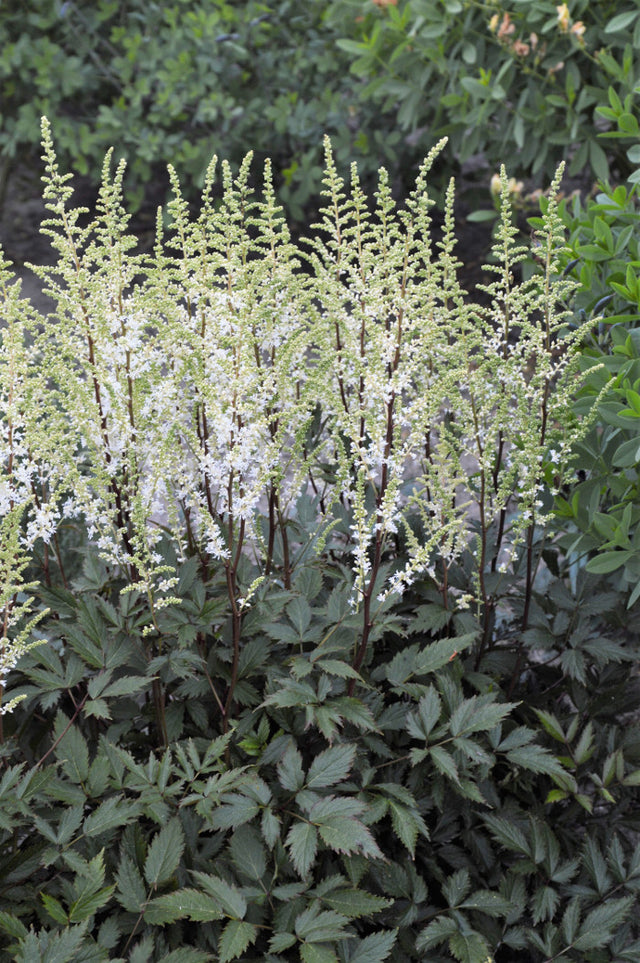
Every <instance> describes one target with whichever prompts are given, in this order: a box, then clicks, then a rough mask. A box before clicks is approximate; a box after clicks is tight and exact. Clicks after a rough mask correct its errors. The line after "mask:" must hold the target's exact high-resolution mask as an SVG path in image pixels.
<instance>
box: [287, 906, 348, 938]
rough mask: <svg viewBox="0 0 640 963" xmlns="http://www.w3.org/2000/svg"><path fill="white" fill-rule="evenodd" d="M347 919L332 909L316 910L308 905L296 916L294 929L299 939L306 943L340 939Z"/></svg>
mask: <svg viewBox="0 0 640 963" xmlns="http://www.w3.org/2000/svg"><path fill="white" fill-rule="evenodd" d="M348 922H349V920H348V919H347V917H346V916H342V915H341V914H340V913H335V912H334V911H333V910H318V908H317V907H316V906H310V907H309V908H308V909H306V910H304V911H303V912H302V913H300V915H299V916H297V917H296V923H295V930H296V935H297V936H298V938H299V939H301V940H304V941H305V942H307V943H325V942H328V941H329V940H341V939H342V938H343V937H344V936H346V933H345V931H344V927H345V926H346V925H347V923H348Z"/></svg>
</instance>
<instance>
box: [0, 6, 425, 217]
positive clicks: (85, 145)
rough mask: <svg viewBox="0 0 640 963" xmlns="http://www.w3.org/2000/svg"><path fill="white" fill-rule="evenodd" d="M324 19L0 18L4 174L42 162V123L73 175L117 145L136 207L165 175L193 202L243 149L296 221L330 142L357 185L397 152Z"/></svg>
mask: <svg viewBox="0 0 640 963" xmlns="http://www.w3.org/2000/svg"><path fill="white" fill-rule="evenodd" d="M327 12H328V5H327V3H326V2H325V0H312V2H310V3H305V4H303V5H300V4H298V3H295V2H293V0H291V2H289V0H285V2H279V3H274V4H264V3H258V2H255V0H250V2H248V3H243V4H226V3H215V4H203V3H200V2H197V0H189V2H187V3H184V2H181V3H169V4H167V3H142V2H141V0H133V2H130V3H126V4H125V3H121V2H117V0H116V2H114V0H100V2H99V3H96V4H85V3H77V2H74V0H65V2H60V0H36V2H34V3H32V4H30V6H29V10H28V12H25V10H24V7H23V5H22V4H20V3H12V2H9V3H6V4H3V7H2V11H1V12H0V50H1V51H2V53H1V54H0V85H1V87H0V90H1V91H2V103H3V108H2V113H3V123H2V130H1V133H0V157H1V158H2V159H3V162H4V165H5V169H6V168H7V167H8V165H10V164H12V163H14V161H15V159H16V158H17V157H20V160H21V164H24V161H25V157H29V156H30V157H31V158H32V159H33V160H34V161H36V162H37V157H38V143H39V128H40V117H41V116H42V115H43V114H46V115H47V116H48V117H49V118H50V120H51V122H52V123H53V124H54V125H55V129H56V135H57V142H58V149H59V151H60V156H61V158H62V159H63V161H64V163H65V164H66V165H67V166H73V168H74V169H75V170H77V171H79V172H80V173H83V174H87V175H93V176H95V174H94V173H93V172H96V171H97V170H98V169H99V166H100V164H101V163H102V158H103V156H104V154H105V152H106V150H107V149H108V148H109V147H110V146H112V145H114V144H117V145H118V146H117V151H118V156H123V155H124V156H126V157H127V159H128V161H129V165H130V166H129V172H130V173H129V182H128V183H129V190H130V194H131V199H132V202H133V203H134V204H135V205H137V204H139V203H140V202H141V201H142V198H143V196H144V193H145V190H146V191H147V192H148V193H149V194H150V196H151V200H152V201H153V202H154V203H156V202H157V197H158V186H160V197H162V195H163V194H164V192H165V190H166V189H167V187H168V184H167V181H166V165H167V163H169V162H171V163H173V164H175V165H177V166H178V167H179V168H180V169H181V170H182V171H184V172H185V174H186V175H187V176H188V178H189V183H190V184H192V185H193V186H194V187H195V192H194V193H195V194H197V191H198V189H199V188H201V187H202V184H203V179H204V175H205V171H206V168H207V165H208V163H209V160H210V159H211V156H212V154H214V153H216V154H218V155H219V156H221V157H226V158H227V159H228V160H230V161H231V162H232V163H235V164H237V165H239V164H240V162H241V161H242V159H243V158H244V156H245V154H246V153H247V150H248V149H251V150H253V151H254V152H255V154H256V158H257V160H259V161H260V163H262V162H263V161H264V159H265V158H266V157H270V158H271V159H272V161H273V164H274V167H275V170H276V172H277V174H278V186H279V189H280V191H281V197H282V199H283V200H284V202H285V203H286V205H287V207H288V209H289V211H290V212H291V214H292V216H293V217H295V218H297V219H302V209H303V208H304V206H305V205H306V204H308V202H309V201H310V199H311V198H312V197H313V196H315V195H317V192H318V189H319V187H320V182H321V176H322V166H323V165H322V148H321V143H322V137H323V136H324V135H325V134H327V133H328V134H330V135H331V138H332V141H333V144H334V149H335V151H336V155H337V157H338V159H339V162H340V163H341V164H342V165H343V166H345V167H347V165H348V163H349V162H350V161H351V160H352V159H354V158H356V159H359V160H360V161H361V163H362V173H363V176H366V175H371V174H372V173H374V174H375V172H376V171H377V168H378V167H379V165H380V163H381V162H384V160H385V159H386V158H388V157H390V156H392V154H391V152H392V149H393V147H394V144H395V146H396V149H397V148H398V144H399V141H400V134H399V133H394V132H392V131H391V128H392V126H393V125H392V122H391V117H389V118H387V117H386V115H384V114H383V115H380V109H379V106H378V105H376V104H370V105H366V104H359V103H358V97H357V88H358V86H359V82H358V81H357V80H355V79H354V78H353V77H352V76H350V74H349V59H348V57H347V55H346V54H345V53H344V52H342V51H341V50H340V49H339V48H338V47H337V45H336V39H337V37H336V33H335V31H334V30H333V28H332V27H331V26H330V25H328V23H327ZM387 120H388V123H386V121H387ZM416 156H417V155H416ZM420 156H422V155H420ZM5 174H6V170H5Z"/></svg>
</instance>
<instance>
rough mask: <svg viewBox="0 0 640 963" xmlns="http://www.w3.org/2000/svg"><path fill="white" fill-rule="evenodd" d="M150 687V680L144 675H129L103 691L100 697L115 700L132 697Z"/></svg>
mask: <svg viewBox="0 0 640 963" xmlns="http://www.w3.org/2000/svg"><path fill="white" fill-rule="evenodd" d="M149 685H150V680H149V679H147V678H146V676H143V675H127V676H124V677H123V678H122V679H116V681H115V682H112V683H111V684H110V685H108V686H107V687H106V689H103V690H102V692H101V693H100V695H101V696H102V698H103V699H113V698H115V697H116V696H130V695H136V694H137V693H138V692H142V691H143V690H144V689H147V688H148V687H149Z"/></svg>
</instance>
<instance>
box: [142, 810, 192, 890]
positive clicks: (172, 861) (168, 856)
mask: <svg viewBox="0 0 640 963" xmlns="http://www.w3.org/2000/svg"><path fill="white" fill-rule="evenodd" d="M184 843H185V840H184V833H183V832H182V826H181V825H180V820H179V819H177V818H174V819H172V820H171V821H170V822H169V823H167V825H166V826H164V827H163V828H162V829H161V830H160V832H159V833H158V834H157V835H156V836H155V837H154V839H153V840H152V842H151V845H150V846H149V852H148V853H147V858H146V860H145V864H144V878H145V879H146V881H147V883H148V884H149V885H150V886H158V885H160V884H161V883H166V882H167V880H169V879H171V877H172V876H173V874H174V873H175V871H176V869H177V868H178V863H179V862H180V858H181V856H182V852H183V850H184Z"/></svg>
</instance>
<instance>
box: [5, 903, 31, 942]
mask: <svg viewBox="0 0 640 963" xmlns="http://www.w3.org/2000/svg"><path fill="white" fill-rule="evenodd" d="M0 930H4V932H5V933H6V934H7V936H10V937H11V938H12V939H14V940H22V939H24V937H25V936H26V935H27V933H28V930H27V927H26V926H25V925H24V923H23V922H22V920H20V919H18V917H17V916H13V915H12V914H11V913H7V912H5V911H4V910H0Z"/></svg>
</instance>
